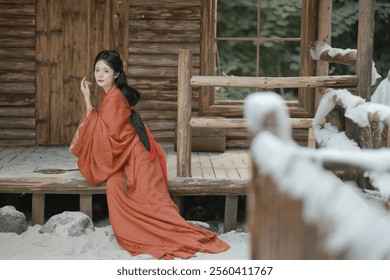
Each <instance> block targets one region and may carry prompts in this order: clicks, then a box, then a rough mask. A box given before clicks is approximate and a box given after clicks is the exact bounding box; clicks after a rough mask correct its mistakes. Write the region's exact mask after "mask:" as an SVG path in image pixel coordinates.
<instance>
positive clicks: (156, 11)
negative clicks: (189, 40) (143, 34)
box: [129, 1, 201, 20]
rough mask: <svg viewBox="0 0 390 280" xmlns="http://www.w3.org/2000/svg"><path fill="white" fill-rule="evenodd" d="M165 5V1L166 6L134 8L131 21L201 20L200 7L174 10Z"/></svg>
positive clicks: (132, 8)
mask: <svg viewBox="0 0 390 280" xmlns="http://www.w3.org/2000/svg"><path fill="white" fill-rule="evenodd" d="M130 5H132V4H130ZM165 5H166V4H165V1H164V6H145V5H142V6H132V7H131V9H130V12H129V18H130V20H131V19H134V20H161V19H164V20H169V19H171V20H178V19H185V20H199V18H200V14H201V9H200V6H196V5H194V6H176V7H174V8H172V7H169V6H165Z"/></svg>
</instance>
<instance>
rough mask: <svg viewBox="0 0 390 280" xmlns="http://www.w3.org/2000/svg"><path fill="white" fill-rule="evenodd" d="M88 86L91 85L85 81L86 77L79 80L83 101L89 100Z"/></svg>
mask: <svg viewBox="0 0 390 280" xmlns="http://www.w3.org/2000/svg"><path fill="white" fill-rule="evenodd" d="M90 85H92V84H91V83H90V82H88V81H87V77H84V78H83V79H82V80H81V84H80V89H81V92H82V93H83V95H84V98H85V99H88V98H91V92H90V90H89V86H90Z"/></svg>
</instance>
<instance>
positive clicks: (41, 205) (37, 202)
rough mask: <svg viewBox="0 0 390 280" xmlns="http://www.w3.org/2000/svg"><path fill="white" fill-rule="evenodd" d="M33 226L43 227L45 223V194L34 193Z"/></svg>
mask: <svg viewBox="0 0 390 280" xmlns="http://www.w3.org/2000/svg"><path fill="white" fill-rule="evenodd" d="M31 214H32V216H31V223H32V225H37V224H38V225H43V224H44V222H45V194H44V193H34V194H33V195H32V213H31Z"/></svg>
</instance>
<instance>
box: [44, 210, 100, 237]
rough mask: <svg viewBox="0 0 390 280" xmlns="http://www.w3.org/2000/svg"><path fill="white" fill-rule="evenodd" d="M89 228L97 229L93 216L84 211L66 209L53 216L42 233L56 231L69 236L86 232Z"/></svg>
mask: <svg viewBox="0 0 390 280" xmlns="http://www.w3.org/2000/svg"><path fill="white" fill-rule="evenodd" d="M87 229H90V230H95V227H94V225H93V222H92V220H91V218H90V217H89V216H88V215H86V214H84V213H83V212H69V211H65V212H63V213H61V214H57V215H54V216H52V217H51V218H50V219H49V220H48V221H47V222H46V223H45V224H44V225H43V226H42V227H41V228H40V229H39V232H40V233H51V234H53V233H56V234H59V235H67V236H80V235H82V234H86V232H87Z"/></svg>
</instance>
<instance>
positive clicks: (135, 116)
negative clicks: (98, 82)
mask: <svg viewBox="0 0 390 280" xmlns="http://www.w3.org/2000/svg"><path fill="white" fill-rule="evenodd" d="M100 60H103V61H104V62H105V63H106V64H107V65H108V66H110V67H111V69H113V70H114V75H118V76H117V77H116V78H115V80H114V83H115V85H116V86H117V88H119V90H120V91H121V92H122V94H123V95H124V97H125V98H126V100H127V102H128V103H129V105H130V106H135V105H136V104H137V103H138V101H139V100H140V99H141V94H140V93H139V91H138V90H136V89H135V88H133V87H131V86H129V85H128V84H127V75H126V72H125V71H124V69H123V60H122V58H121V56H120V55H119V53H118V52H117V51H114V50H103V51H101V52H100V53H98V55H97V56H96V58H95V63H94V64H93V68H94V69H95V66H96V63H97V62H98V61H100ZM130 121H131V123H132V124H133V126H134V128H135V130H136V131H137V134H138V136H139V138H140V139H141V141H142V143H143V144H144V146H145V147H146V149H148V150H149V151H150V140H149V137H148V134H147V131H146V128H145V125H144V123H143V121H142V118H141V116H140V115H139V113H138V112H137V110H132V112H131V115H130Z"/></svg>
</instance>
